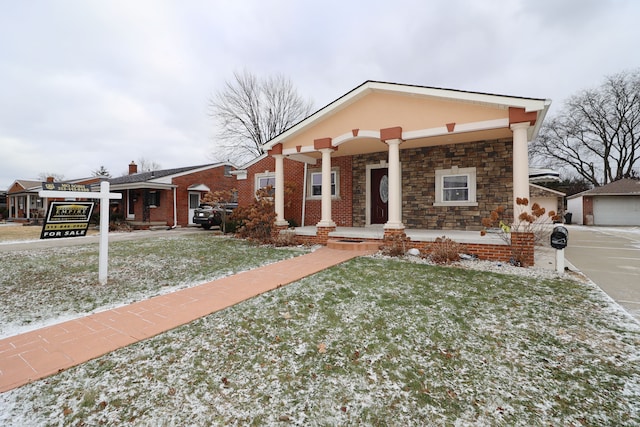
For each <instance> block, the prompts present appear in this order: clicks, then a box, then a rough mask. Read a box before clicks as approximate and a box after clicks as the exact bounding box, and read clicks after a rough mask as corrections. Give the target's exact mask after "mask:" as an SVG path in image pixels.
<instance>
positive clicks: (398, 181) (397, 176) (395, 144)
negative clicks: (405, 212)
mask: <svg viewBox="0 0 640 427" xmlns="http://www.w3.org/2000/svg"><path fill="white" fill-rule="evenodd" d="M385 142H386V143H387V145H388V146H389V217H388V220H387V223H386V224H385V225H384V228H389V229H403V228H404V224H403V223H402V174H401V170H400V144H401V143H402V140H401V139H389V140H387V141H385Z"/></svg>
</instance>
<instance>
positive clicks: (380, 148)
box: [285, 128, 513, 159]
mask: <svg viewBox="0 0 640 427" xmlns="http://www.w3.org/2000/svg"><path fill="white" fill-rule="evenodd" d="M512 137H513V133H512V132H511V130H509V129H507V128H501V129H490V130H482V131H474V132H461V133H449V134H446V135H438V136H431V137H424V138H415V139H407V140H405V141H403V142H402V144H400V149H401V150H406V149H411V148H421V147H435V146H438V145H449V144H460V143H465V142H473V141H487V140H496V139H510V138H512ZM294 151H295V152H297V149H289V150H287V149H285V154H294ZM387 151H388V147H387V144H385V143H384V142H383V141H381V140H380V139H379V138H374V137H357V138H353V139H350V140H348V141H345V142H343V143H342V144H340V145H339V146H338V149H337V150H336V151H334V152H333V153H332V154H331V157H341V156H353V155H356V154H369V153H379V152H387ZM302 153H303V154H305V155H306V156H309V157H313V158H316V159H319V158H321V157H322V153H320V152H319V151H303V152H302ZM293 158H295V156H294V157H293Z"/></svg>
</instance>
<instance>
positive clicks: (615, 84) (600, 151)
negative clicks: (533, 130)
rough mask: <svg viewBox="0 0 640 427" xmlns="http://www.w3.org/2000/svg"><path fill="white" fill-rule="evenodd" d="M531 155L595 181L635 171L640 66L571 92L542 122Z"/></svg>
mask: <svg viewBox="0 0 640 427" xmlns="http://www.w3.org/2000/svg"><path fill="white" fill-rule="evenodd" d="M532 155H533V157H534V158H541V159H545V160H547V161H549V162H551V163H552V164H553V165H554V166H557V167H558V166H559V167H568V168H569V169H571V170H573V171H575V173H577V174H578V175H579V176H581V177H583V178H584V179H586V180H587V181H589V182H590V183H591V184H592V185H594V186H598V185H604V184H607V183H609V182H611V181H615V180H618V179H620V178H627V177H633V176H636V175H637V170H635V169H634V168H636V167H637V166H638V165H640V70H636V71H634V72H622V73H619V74H615V75H612V76H608V77H607V78H606V79H605V81H604V83H603V84H602V85H600V87H598V88H596V89H589V90H584V91H582V92H581V93H579V94H577V95H574V96H572V97H571V98H569V100H568V101H567V102H566V103H565V105H564V108H563V109H562V111H561V112H560V113H559V114H558V115H557V116H556V117H554V118H552V119H551V120H549V121H548V122H547V123H545V124H544V125H543V126H542V129H541V130H540V134H539V137H538V139H537V140H536V141H535V142H534V143H533V144H532Z"/></svg>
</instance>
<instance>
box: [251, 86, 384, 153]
mask: <svg viewBox="0 0 640 427" xmlns="http://www.w3.org/2000/svg"><path fill="white" fill-rule="evenodd" d="M371 83H372V82H367V83H365V84H363V85H360V86H359V87H357V88H355V89H353V90H352V91H351V92H348V93H347V94H345V95H343V96H341V97H340V98H338V99H336V100H335V101H333V102H332V103H330V104H328V105H326V106H324V107H323V108H321V109H320V110H318V111H316V112H315V113H313V114H311V115H310V116H309V117H307V118H306V119H304V120H302V121H301V122H299V123H298V124H296V125H295V126H293V127H291V128H289V129H287V130H286V131H285V132H283V133H281V134H280V135H278V136H276V137H275V138H274V139H272V140H271V141H268V142H267V143H266V144H265V145H264V146H263V147H264V149H265V150H270V149H271V148H272V147H273V146H274V145H276V144H279V143H280V142H281V141H282V140H284V139H287V138H290V137H291V136H293V135H295V134H297V133H298V132H301V131H302V130H304V129H306V128H307V127H308V126H310V125H311V124H313V123H315V122H317V121H320V120H322V119H324V118H325V117H328V116H330V115H332V114H334V113H336V112H337V111H339V110H341V109H342V108H343V107H345V106H346V105H349V104H351V103H353V102H354V101H356V100H358V99H360V98H361V97H362V96H363V95H364V93H365V92H369V91H370V85H371Z"/></svg>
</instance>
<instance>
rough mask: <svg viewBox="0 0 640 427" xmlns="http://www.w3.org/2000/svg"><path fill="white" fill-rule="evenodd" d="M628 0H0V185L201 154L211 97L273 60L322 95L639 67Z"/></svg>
mask: <svg viewBox="0 0 640 427" xmlns="http://www.w3.org/2000/svg"><path fill="white" fill-rule="evenodd" d="M638 18H640V1H637V0H610V1H606V0H536V1H530V0H509V1H505V0H482V1H478V0H394V1H378V0H366V1H347V0H341V1H333V0H323V1H314V2H311V1H302V0H298V1H295V0H290V1H287V0H282V1H278V0H255V1H254V0H226V1H214V0H210V1H205V0H202V1H197V0H175V1H168V0H167V1H162V0H149V1H143V0H135V1H131V0H123V1H115V0H102V1H98V0H48V1H44V0H40V1H39V0H25V1H14V0H0V188H2V189H7V188H8V187H9V185H11V184H12V183H13V182H14V181H15V180H16V179H37V178H38V176H39V175H40V174H43V173H56V174H59V175H63V176H64V178H66V179H73V178H81V177H88V176H91V175H92V172H93V171H95V170H97V169H99V167H100V166H101V165H103V166H105V167H106V168H107V170H109V172H111V174H112V175H113V176H120V175H122V174H123V173H125V172H126V171H127V165H128V164H129V163H130V162H131V161H132V160H135V161H138V160H139V159H141V158H144V159H146V160H148V161H152V162H155V163H157V164H159V165H160V166H161V167H162V168H163V169H167V168H173V167H182V166H190V165H199V164H205V163H211V162H213V161H215V160H219V159H216V158H215V157H212V152H213V151H214V149H215V145H214V136H215V124H214V122H213V121H212V119H211V118H210V117H209V116H208V114H207V103H208V100H209V98H210V97H211V96H212V95H213V94H214V93H216V92H217V91H219V90H220V89H221V88H222V87H223V85H224V83H225V81H228V80H231V78H232V77H233V72H234V71H238V70H243V69H246V70H248V71H250V72H252V73H254V74H256V75H257V76H258V77H262V76H268V75H270V74H275V73H282V74H284V75H285V76H287V77H289V78H290V79H291V81H292V82H293V85H294V86H295V87H296V88H297V89H298V92H299V93H300V94H301V95H302V96H303V97H305V98H310V99H311V100H312V101H313V103H314V106H315V107H316V108H320V107H322V106H324V105H326V104H327V103H329V102H331V101H333V100H334V99H336V98H338V97H340V96H341V95H343V94H344V93H346V92H348V91H349V90H351V89H353V88H354V87H356V86H358V85H360V84H361V83H363V82H364V81H366V80H381V81H388V82H394V83H407V84H414V85H423V86H434V87H442V88H451V89H463V90H470V91H478V92H489V93H496V94H505V95H516V96H527V97H535V98H548V99H551V100H553V104H552V107H551V112H550V114H551V115H553V113H554V112H556V111H558V110H559V109H560V108H561V107H562V103H563V101H564V100H565V99H566V98H567V97H569V96H570V95H572V94H575V93H577V92H578V91H580V90H582V89H587V88H591V87H594V86H597V85H599V84H600V83H601V82H602V81H603V79H604V77H605V76H607V75H611V74H614V73H618V72H621V71H624V70H631V69H636V68H638V67H640V54H639V53H638V46H637V44H638V41H640V23H639V22H638Z"/></svg>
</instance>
